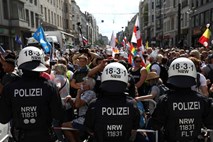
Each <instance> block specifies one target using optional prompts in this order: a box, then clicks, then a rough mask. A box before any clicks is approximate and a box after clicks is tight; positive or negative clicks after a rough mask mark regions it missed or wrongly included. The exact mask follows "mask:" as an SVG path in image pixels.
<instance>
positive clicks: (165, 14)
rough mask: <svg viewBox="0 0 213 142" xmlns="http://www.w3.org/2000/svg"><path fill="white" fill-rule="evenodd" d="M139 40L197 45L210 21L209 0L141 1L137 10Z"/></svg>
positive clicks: (153, 43) (212, 1) (162, 44)
mask: <svg viewBox="0 0 213 142" xmlns="http://www.w3.org/2000/svg"><path fill="white" fill-rule="evenodd" d="M139 15H141V16H140V21H141V22H142V23H141V26H142V28H141V31H142V35H144V37H143V39H145V40H146V41H148V42H149V46H159V47H172V46H181V47H190V46H193V47H197V46H201V45H200V44H199V43H198V39H199V37H200V36H201V35H202V34H203V32H204V31H205V29H206V24H208V23H210V24H211V25H212V22H213V0H144V1H143V2H141V3H140V10H139Z"/></svg>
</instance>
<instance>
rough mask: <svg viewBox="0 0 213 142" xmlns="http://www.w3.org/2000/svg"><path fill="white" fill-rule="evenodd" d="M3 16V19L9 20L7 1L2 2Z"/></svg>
mask: <svg viewBox="0 0 213 142" xmlns="http://www.w3.org/2000/svg"><path fill="white" fill-rule="evenodd" d="M3 14H4V19H9V15H8V3H7V0H3Z"/></svg>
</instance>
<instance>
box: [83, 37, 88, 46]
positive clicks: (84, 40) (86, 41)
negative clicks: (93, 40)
mask: <svg viewBox="0 0 213 142" xmlns="http://www.w3.org/2000/svg"><path fill="white" fill-rule="evenodd" d="M83 42H84V44H85V45H87V44H88V40H87V38H86V37H84V36H83Z"/></svg>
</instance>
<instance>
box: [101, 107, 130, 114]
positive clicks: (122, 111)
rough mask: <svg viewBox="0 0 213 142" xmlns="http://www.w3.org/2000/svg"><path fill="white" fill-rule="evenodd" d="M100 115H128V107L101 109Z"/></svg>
mask: <svg viewBox="0 0 213 142" xmlns="http://www.w3.org/2000/svg"><path fill="white" fill-rule="evenodd" d="M102 115H129V107H102Z"/></svg>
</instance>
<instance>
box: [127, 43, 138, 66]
mask: <svg viewBox="0 0 213 142" xmlns="http://www.w3.org/2000/svg"><path fill="white" fill-rule="evenodd" d="M128 46H129V52H128V53H129V54H128V63H129V64H131V65H132V66H134V62H133V57H134V56H136V55H137V51H136V49H135V47H134V46H133V45H132V44H131V43H128Z"/></svg>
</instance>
